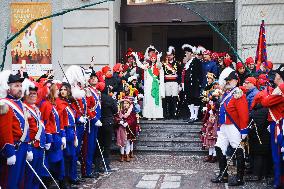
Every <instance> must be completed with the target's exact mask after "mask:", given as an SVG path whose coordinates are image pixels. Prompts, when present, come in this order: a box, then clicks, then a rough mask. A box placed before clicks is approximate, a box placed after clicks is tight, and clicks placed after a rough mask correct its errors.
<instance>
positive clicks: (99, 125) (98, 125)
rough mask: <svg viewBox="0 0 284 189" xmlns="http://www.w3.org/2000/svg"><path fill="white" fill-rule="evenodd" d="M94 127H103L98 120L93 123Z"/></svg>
mask: <svg viewBox="0 0 284 189" xmlns="http://www.w3.org/2000/svg"><path fill="white" fill-rule="evenodd" d="M95 125H96V126H97V127H101V126H103V124H102V122H101V121H100V120H98V121H97V122H96V123H95Z"/></svg>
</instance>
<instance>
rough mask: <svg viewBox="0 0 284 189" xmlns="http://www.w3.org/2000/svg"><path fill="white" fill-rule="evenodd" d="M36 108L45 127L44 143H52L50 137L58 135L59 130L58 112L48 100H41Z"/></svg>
mask: <svg viewBox="0 0 284 189" xmlns="http://www.w3.org/2000/svg"><path fill="white" fill-rule="evenodd" d="M38 107H39V110H40V112H41V116H42V120H43V122H44V125H45V133H46V143H50V142H53V140H52V136H51V135H52V134H56V133H59V132H60V130H61V129H60V120H59V115H58V112H57V110H56V108H55V106H54V105H53V104H52V103H51V102H50V101H48V100H42V101H41V102H40V103H39V105H38ZM55 111H56V112H55ZM56 113H57V115H56Z"/></svg>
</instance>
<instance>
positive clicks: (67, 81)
mask: <svg viewBox="0 0 284 189" xmlns="http://www.w3.org/2000/svg"><path fill="white" fill-rule="evenodd" d="M58 64H59V67H60V69H61V71H62V73H63V75H64V77H65V78H66V80H67V82H68V83H69V84H70V82H69V81H68V78H67V76H66V74H65V72H64V70H63V68H62V66H61V64H60V62H59V60H58Z"/></svg>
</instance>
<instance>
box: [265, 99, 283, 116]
mask: <svg viewBox="0 0 284 189" xmlns="http://www.w3.org/2000/svg"><path fill="white" fill-rule="evenodd" d="M261 104H262V106H264V107H267V108H269V109H270V111H271V112H272V114H273V115H274V117H275V119H276V120H273V119H272V117H271V115H270V113H269V114H268V121H279V120H281V119H283V117H284V97H283V96H282V95H268V96H267V97H265V98H263V99H262V101H261Z"/></svg>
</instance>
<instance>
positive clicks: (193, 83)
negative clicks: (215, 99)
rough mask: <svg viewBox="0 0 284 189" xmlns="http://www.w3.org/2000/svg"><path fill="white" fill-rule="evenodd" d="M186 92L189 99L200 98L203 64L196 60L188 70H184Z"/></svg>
mask: <svg viewBox="0 0 284 189" xmlns="http://www.w3.org/2000/svg"><path fill="white" fill-rule="evenodd" d="M183 74H184V92H185V94H186V95H187V96H188V97H192V98H199V97H200V89H201V83H202V64H201V62H200V60H198V59H197V58H194V59H193V60H192V62H191V63H190V65H189V68H188V69H186V68H185V69H184V73H183Z"/></svg>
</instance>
